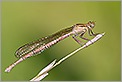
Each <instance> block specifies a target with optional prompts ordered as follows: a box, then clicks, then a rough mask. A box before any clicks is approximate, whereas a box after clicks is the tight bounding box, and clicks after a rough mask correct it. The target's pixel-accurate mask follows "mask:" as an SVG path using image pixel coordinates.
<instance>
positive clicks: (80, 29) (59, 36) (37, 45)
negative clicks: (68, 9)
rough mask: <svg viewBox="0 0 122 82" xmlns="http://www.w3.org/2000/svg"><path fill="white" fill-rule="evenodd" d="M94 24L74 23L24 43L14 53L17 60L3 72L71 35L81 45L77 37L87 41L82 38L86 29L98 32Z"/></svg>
mask: <svg viewBox="0 0 122 82" xmlns="http://www.w3.org/2000/svg"><path fill="white" fill-rule="evenodd" d="M94 26H95V22H93V21H89V22H88V23H86V24H81V23H79V24H75V25H73V26H71V27H69V28H66V29H63V30H61V31H59V32H57V33H55V34H53V35H50V36H47V37H43V38H40V39H39V40H37V41H33V42H31V43H28V44H25V45H23V46H22V47H20V48H19V49H18V50H17V51H16V53H15V56H16V57H17V58H20V59H19V60H18V61H16V62H15V63H13V64H12V65H10V66H9V67H8V68H7V69H6V70H5V72H10V70H11V69H12V68H13V67H14V66H15V65H17V64H18V63H20V62H22V61H23V60H25V59H26V58H28V57H31V56H34V55H36V54H39V53H41V52H42V51H44V50H45V49H48V48H49V47H51V46H53V45H54V44H56V43H58V42H59V41H61V40H63V39H65V38H67V37H69V36H72V38H73V39H74V40H75V41H76V42H77V43H78V44H80V45H82V43H81V41H80V40H78V39H77V37H78V36H79V37H80V38H82V39H84V40H87V41H89V39H87V38H84V37H83V35H84V34H85V33H86V32H87V31H88V34H89V35H90V36H96V35H97V34H98V33H94V32H93V31H92V29H93V28H94Z"/></svg>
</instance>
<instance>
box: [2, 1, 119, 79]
mask: <svg viewBox="0 0 122 82" xmlns="http://www.w3.org/2000/svg"><path fill="white" fill-rule="evenodd" d="M120 5H121V3H120V2H119V1H116V2H115V1H114V2H109V1H105V2H96V1H93V2H82V1H81V2H80V1H79V2H41V1H40V2H39V1H37V2H33V1H31V2H29V1H25V2H15V1H10V2H7V1H6V2H2V13H1V14H2V55H1V59H2V61H1V63H2V65H1V66H2V68H1V70H2V71H1V72H2V77H1V79H2V80H4V81H15V80H19V81H25V80H26V81H27V80H30V79H31V78H32V77H34V76H35V75H36V74H37V73H38V72H39V71H40V70H41V69H42V68H43V67H45V66H46V65H47V64H48V63H50V62H51V61H53V60H54V59H55V58H56V59H60V58H61V57H63V56H65V55H67V54H68V53H70V52H71V51H73V50H75V49H76V48H78V47H79V45H78V44H77V43H76V42H75V41H74V40H73V39H72V38H71V37H70V38H67V39H65V40H63V41H61V42H60V43H58V44H57V45H55V46H53V47H51V48H50V49H48V50H45V51H44V52H43V53H41V54H40V55H37V56H34V57H31V58H29V59H27V60H25V61H23V62H22V63H20V64H18V65H17V66H16V67H15V68H14V69H13V70H12V71H11V72H10V73H5V72H4V70H5V68H6V67H7V66H9V65H10V64H11V63H12V62H14V61H15V60H17V58H15V56H14V53H15V51H16V49H18V48H19V47H20V46H22V45H24V44H25V43H28V42H31V41H33V40H37V39H39V38H41V37H44V36H48V35H50V34H53V33H55V32H57V31H59V30H61V29H64V28H67V27H70V26H72V25H73V24H76V23H87V22H88V21H89V20H93V21H96V26H95V28H94V32H100V33H102V32H106V34H105V36H104V37H103V38H102V39H101V40H99V41H98V42H96V43H95V44H93V45H91V46H90V47H88V48H86V49H84V50H81V51H80V52H78V53H76V54H75V55H74V56H72V57H71V58H69V59H68V60H66V61H65V62H63V63H62V64H61V65H59V66H57V67H56V68H54V69H53V70H51V71H50V72H49V76H48V77H46V78H45V79H44V81H120V79H121V78H120V75H121V73H120V67H121V66H120V61H121V59H120V56H121V54H120V28H121V23H120V20H121V19H120V18H121V17H120V7H121V6H120ZM85 36H86V37H88V35H87V33H86V35H85ZM89 38H90V37H89Z"/></svg>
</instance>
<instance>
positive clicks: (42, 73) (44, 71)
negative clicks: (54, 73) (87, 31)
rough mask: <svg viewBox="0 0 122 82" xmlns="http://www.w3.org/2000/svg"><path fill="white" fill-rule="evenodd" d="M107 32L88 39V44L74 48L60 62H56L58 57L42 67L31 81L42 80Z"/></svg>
mask: <svg viewBox="0 0 122 82" xmlns="http://www.w3.org/2000/svg"><path fill="white" fill-rule="evenodd" d="M104 34H105V33H101V34H98V35H97V36H95V37H94V38H93V39H92V40H90V41H88V42H87V43H86V44H84V45H83V46H82V47H80V48H78V49H76V50H74V51H73V52H71V53H70V54H68V55H66V56H65V57H63V58H62V59H60V60H59V61H58V62H56V59H55V60H54V61H53V62H52V63H50V64H49V65H48V66H46V67H45V68H44V69H42V70H41V71H40V72H39V74H38V75H36V76H35V77H34V78H33V79H31V80H30V81H40V80H42V79H44V78H45V77H46V76H47V75H48V72H49V71H50V70H51V69H52V68H54V67H56V66H57V65H59V64H61V63H62V62H63V61H64V60H66V59H68V58H69V57H71V56H72V55H74V54H75V53H77V52H78V51H80V50H82V49H84V48H86V47H88V46H90V45H91V44H93V43H95V42H96V41H98V40H99V39H100V38H102V37H103V35H104Z"/></svg>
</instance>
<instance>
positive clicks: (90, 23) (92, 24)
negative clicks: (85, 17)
mask: <svg viewBox="0 0 122 82" xmlns="http://www.w3.org/2000/svg"><path fill="white" fill-rule="evenodd" d="M86 25H87V27H88V28H89V29H93V28H94V26H95V22H94V21H89V22H88V23H87V24H86Z"/></svg>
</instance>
